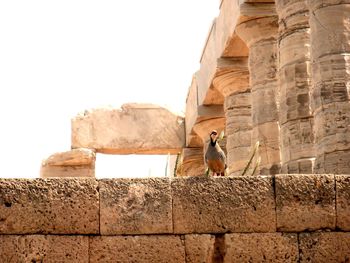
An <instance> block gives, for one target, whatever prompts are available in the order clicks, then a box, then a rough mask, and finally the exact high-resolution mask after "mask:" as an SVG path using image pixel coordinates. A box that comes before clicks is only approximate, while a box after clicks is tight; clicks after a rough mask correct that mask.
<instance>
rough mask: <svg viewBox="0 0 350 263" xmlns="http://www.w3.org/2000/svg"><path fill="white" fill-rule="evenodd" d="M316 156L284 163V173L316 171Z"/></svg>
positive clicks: (310, 172)
mask: <svg viewBox="0 0 350 263" xmlns="http://www.w3.org/2000/svg"><path fill="white" fill-rule="evenodd" d="M314 163H315V158H308V159H300V160H297V161H290V162H287V163H285V164H283V165H282V171H281V173H283V174H312V173H313V171H314Z"/></svg>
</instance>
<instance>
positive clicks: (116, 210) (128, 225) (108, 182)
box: [99, 178, 173, 235]
mask: <svg viewBox="0 0 350 263" xmlns="http://www.w3.org/2000/svg"><path fill="white" fill-rule="evenodd" d="M99 188H100V217H101V219H100V222H101V227H100V228H101V234H102V235H116V234H161V233H172V231H173V225H172V212H171V211H172V208H171V200H172V198H171V189H170V180H169V178H148V179H126V178H125V179H124V178H121V179H103V180H100V181H99Z"/></svg>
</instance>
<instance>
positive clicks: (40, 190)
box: [0, 178, 99, 234]
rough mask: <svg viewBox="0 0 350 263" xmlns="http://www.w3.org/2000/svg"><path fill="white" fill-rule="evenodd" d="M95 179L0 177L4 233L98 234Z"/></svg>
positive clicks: (0, 228) (0, 219) (0, 217)
mask: <svg viewBox="0 0 350 263" xmlns="http://www.w3.org/2000/svg"><path fill="white" fill-rule="evenodd" d="M97 188H98V185H97V182H96V181H95V180H93V179H83V178H79V179H72V178H71V179H65V178H60V179H35V180H32V179H0V234H35V233H40V234H47V233H50V234H97V233H98V232H99V195H98V190H97Z"/></svg>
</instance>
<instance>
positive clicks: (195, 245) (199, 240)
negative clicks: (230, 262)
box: [185, 234, 215, 263]
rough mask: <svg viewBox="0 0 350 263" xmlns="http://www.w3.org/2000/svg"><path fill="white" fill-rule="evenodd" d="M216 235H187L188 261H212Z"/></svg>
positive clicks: (195, 262)
mask: <svg viewBox="0 0 350 263" xmlns="http://www.w3.org/2000/svg"><path fill="white" fill-rule="evenodd" d="M214 242H215V236H212V235H197V234H193V235H186V236H185V251H186V263H199V262H200V263H211V262H213V258H214Z"/></svg>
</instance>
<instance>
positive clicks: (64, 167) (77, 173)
mask: <svg viewBox="0 0 350 263" xmlns="http://www.w3.org/2000/svg"><path fill="white" fill-rule="evenodd" d="M95 161H96V155H95V152H94V151H92V150H90V149H83V148H79V149H73V150H71V151H67V152H60V153H55V154H53V155H51V156H50V157H49V158H47V159H46V160H44V161H43V162H42V163H41V168H40V177H43V178H47V177H95Z"/></svg>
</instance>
